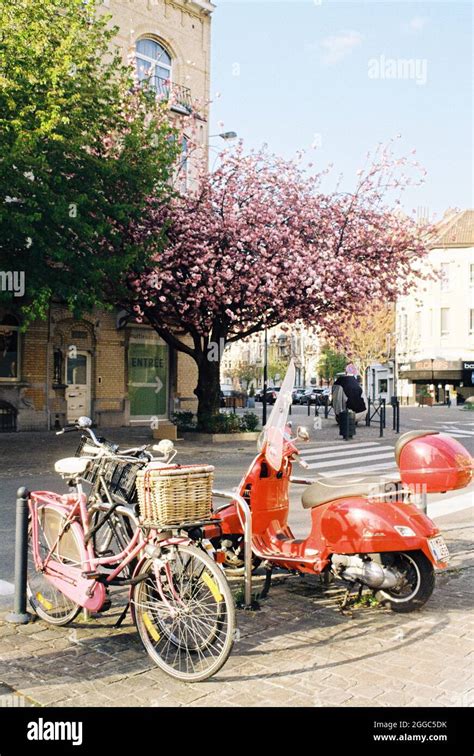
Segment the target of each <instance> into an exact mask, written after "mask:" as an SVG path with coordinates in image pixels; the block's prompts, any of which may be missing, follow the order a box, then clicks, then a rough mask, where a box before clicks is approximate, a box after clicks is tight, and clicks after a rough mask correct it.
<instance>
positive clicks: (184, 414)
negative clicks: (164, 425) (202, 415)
mask: <svg viewBox="0 0 474 756" xmlns="http://www.w3.org/2000/svg"><path fill="white" fill-rule="evenodd" d="M171 419H172V421H173V423H174V424H175V425H177V426H178V430H180V431H187V430H194V428H195V426H194V414H193V413H192V412H191V411H190V410H180V411H179V412H173V414H172V415H171Z"/></svg>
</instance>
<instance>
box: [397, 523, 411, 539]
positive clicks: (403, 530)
mask: <svg viewBox="0 0 474 756" xmlns="http://www.w3.org/2000/svg"><path fill="white" fill-rule="evenodd" d="M393 527H394V529H395V530H396V531H397V533H399V534H400V535H401V536H403V537H404V538H406V537H407V536H415V535H416V533H415V531H414V530H412V529H411V528H409V527H407V526H406V525H394V526H393Z"/></svg>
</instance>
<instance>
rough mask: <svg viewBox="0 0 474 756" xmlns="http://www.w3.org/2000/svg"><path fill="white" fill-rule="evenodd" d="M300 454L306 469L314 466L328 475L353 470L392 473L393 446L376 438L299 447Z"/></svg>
mask: <svg viewBox="0 0 474 756" xmlns="http://www.w3.org/2000/svg"><path fill="white" fill-rule="evenodd" d="M300 455H301V458H302V459H303V460H304V461H305V462H306V463H307V464H308V469H309V470H315V471H316V472H317V473H318V474H319V475H321V476H323V477H327V478H331V477H336V476H337V477H341V476H344V475H352V474H356V475H359V474H362V473H364V474H371V473H373V472H375V473H377V474H378V473H380V474H382V473H384V472H387V473H394V472H396V470H397V469H398V468H397V464H396V462H395V456H394V448H393V446H391V445H389V444H384V443H381V442H378V441H360V442H356V443H353V444H351V445H350V446H347V447H345V448H341V444H338V445H337V446H336V445H330V446H315V445H313V446H310V447H308V446H305V448H304V449H301V447H300Z"/></svg>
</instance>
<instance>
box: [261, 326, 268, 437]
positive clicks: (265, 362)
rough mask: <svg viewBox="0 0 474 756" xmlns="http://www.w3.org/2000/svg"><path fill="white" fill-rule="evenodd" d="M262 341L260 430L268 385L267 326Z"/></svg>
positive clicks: (263, 417)
mask: <svg viewBox="0 0 474 756" xmlns="http://www.w3.org/2000/svg"><path fill="white" fill-rule="evenodd" d="M264 334H265V335H264V341H263V396H262V428H263V427H264V425H266V423H267V383H268V334H267V326H265V330H264Z"/></svg>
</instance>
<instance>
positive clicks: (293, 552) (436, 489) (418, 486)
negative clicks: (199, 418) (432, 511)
mask: <svg viewBox="0 0 474 756" xmlns="http://www.w3.org/2000/svg"><path fill="white" fill-rule="evenodd" d="M294 377H295V368H294V365H293V364H292V363H291V364H290V367H289V369H288V372H287V375H286V376H285V380H284V382H283V385H282V387H281V389H280V392H279V396H278V399H277V401H276V403H275V405H274V407H273V409H272V412H271V415H270V418H269V421H268V423H267V425H266V426H265V428H264V430H263V431H262V434H261V436H260V439H259V453H258V454H257V456H256V457H255V459H254V460H253V462H252V464H251V465H250V468H249V470H248V472H247V474H246V475H245V477H244V478H243V479H242V481H241V483H240V485H239V488H238V491H237V493H238V494H240V496H242V497H243V498H244V499H245V500H246V501H247V503H248V505H249V507H250V510H251V513H252V552H253V553H252V557H253V560H254V564H258V563H261V562H262V561H263V562H264V564H265V566H266V567H267V569H269V570H270V574H271V568H272V567H279V568H286V569H287V570H291V571H296V572H300V573H308V574H313V575H314V574H317V575H318V574H322V573H332V574H333V575H334V576H335V577H336V578H340V579H342V580H343V581H344V582H345V583H346V585H347V586H348V588H349V592H348V594H347V595H349V593H350V591H351V590H352V589H354V588H358V589H359V591H362V590H363V588H367V587H368V588H370V589H372V590H373V591H374V592H375V594H376V596H377V598H378V599H379V600H380V601H382V602H384V603H387V604H389V605H390V606H391V608H392V609H393V610H394V611H397V612H409V611H412V610H414V609H417V608H419V607H421V606H423V604H425V603H426V601H427V600H428V599H429V597H430V595H431V593H432V591H433V588H434V567H437V568H445V567H446V566H447V562H448V559H449V552H448V548H447V546H446V543H445V541H444V538H443V536H442V535H441V533H440V531H439V528H438V527H437V525H436V524H435V523H434V522H433V521H432V520H430V519H429V517H427V516H426V515H425V514H423V513H422V512H421V511H420V509H419V508H418V507H417V506H416V504H415V501H416V497H417V496H418V495H419V494H420V493H422V494H423V493H440V492H445V491H451V490H455V489H458V488H464V487H465V486H467V485H469V483H470V482H471V481H472V477H473V460H472V458H471V456H470V454H469V453H468V452H467V450H466V449H465V448H464V447H463V446H462V445H461V444H460V443H459V442H458V441H456V440H455V439H453V438H451V437H450V436H448V435H446V434H444V433H437V432H434V431H426V430H425V431H409V432H408V433H405V434H403V435H402V436H401V437H400V438H399V439H398V441H397V444H396V447H395V457H396V460H397V463H398V467H399V475H398V476H396V477H395V478H393V477H392V478H389V477H388V476H366V477H357V478H353V479H352V480H348V479H347V478H345V479H343V480H342V479H335V478H321V479H319V480H316V481H311V480H305V479H301V478H296V477H293V476H292V472H293V464H294V462H296V461H299V460H298V455H299V452H298V449H297V447H296V443H295V442H296V440H297V439H300V440H307V439H308V438H309V435H308V432H307V431H306V429H304V428H298V430H297V434H296V437H292V435H291V428H290V426H289V425H288V422H287V418H288V409H289V406H290V404H291V391H292V389H293V385H294ZM301 464H303V466H306V465H305V463H301ZM290 482H293V483H298V484H303V485H306V486H307V487H306V489H305V490H304V492H303V497H302V503H303V507H304V508H305V509H308V510H309V511H310V513H311V531H310V533H309V535H308V537H307V538H305V539H299V538H295V536H294V535H293V533H292V531H291V529H290V527H289V525H288V511H289V499H288V489H289V484H290ZM215 516H216V518H218V519H219V520H220V525H221V529H222V537H221V538H220V539H219V543H218V544H216V546H218V547H219V548H221V549H223V550H224V553H225V555H226V559H225V562H224V566H225V567H227V569H229V570H232V569H234V570H235V569H239V568H240V569H241V568H242V564H243V542H244V541H243V533H244V529H243V523H242V519H241V515H240V511H239V509H238V507H237V506H236V503H235V502H232V503H230V504H227V505H223V506H222V507H220V508H219V509H218V510H217V511H216V512H215Z"/></svg>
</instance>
